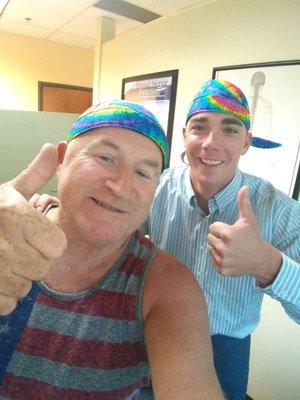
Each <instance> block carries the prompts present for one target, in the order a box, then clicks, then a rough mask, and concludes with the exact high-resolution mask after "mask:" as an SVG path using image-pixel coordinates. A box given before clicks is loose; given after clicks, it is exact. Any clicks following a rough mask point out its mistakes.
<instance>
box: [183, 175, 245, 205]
mask: <svg viewBox="0 0 300 400" xmlns="http://www.w3.org/2000/svg"><path fill="white" fill-rule="evenodd" d="M241 184H242V172H241V171H240V170H239V169H237V171H236V173H235V175H234V177H233V179H232V180H231V181H230V182H229V183H228V184H227V185H226V186H225V187H224V188H223V189H221V190H220V191H219V192H218V193H216V194H215V195H214V196H213V197H212V198H211V199H210V200H209V202H208V206H209V209H210V211H215V210H216V209H217V210H218V212H219V213H221V212H222V210H223V209H224V208H225V207H226V206H227V205H228V204H230V203H236V198H237V194H238V191H239V189H240V187H241ZM185 190H186V196H187V199H188V202H189V205H190V206H192V207H199V206H198V203H197V199H196V194H195V192H194V189H193V186H192V183H191V179H190V169H189V168H186V170H185Z"/></svg>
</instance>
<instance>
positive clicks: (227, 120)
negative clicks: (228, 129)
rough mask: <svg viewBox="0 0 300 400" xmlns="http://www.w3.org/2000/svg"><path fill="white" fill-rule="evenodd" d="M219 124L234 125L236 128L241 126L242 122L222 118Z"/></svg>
mask: <svg viewBox="0 0 300 400" xmlns="http://www.w3.org/2000/svg"><path fill="white" fill-rule="evenodd" d="M221 124H234V125H238V126H243V124H242V122H241V121H240V120H239V119H237V118H224V119H222V121H221Z"/></svg>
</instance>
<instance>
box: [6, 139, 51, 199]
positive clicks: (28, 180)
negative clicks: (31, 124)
mask: <svg viewBox="0 0 300 400" xmlns="http://www.w3.org/2000/svg"><path fill="white" fill-rule="evenodd" d="M57 166H58V153H57V150H56V148H55V146H54V145H53V144H50V143H47V144H44V146H43V147H42V149H41V151H40V152H39V154H38V155H37V156H36V157H35V159H34V160H33V161H32V162H31V163H30V164H29V165H28V167H27V168H26V169H25V170H24V171H22V172H21V173H20V175H18V176H17V177H16V178H15V179H13V180H12V181H10V182H8V184H9V185H10V186H12V187H13V188H14V189H16V190H17V191H18V192H19V193H21V194H22V195H23V196H24V197H25V198H26V199H27V200H29V199H30V197H31V196H32V195H33V194H34V193H36V192H37V191H38V190H39V189H40V188H41V187H42V186H44V185H45V184H46V183H47V182H48V181H49V180H50V179H51V178H52V176H53V175H54V173H55V171H56V168H57Z"/></svg>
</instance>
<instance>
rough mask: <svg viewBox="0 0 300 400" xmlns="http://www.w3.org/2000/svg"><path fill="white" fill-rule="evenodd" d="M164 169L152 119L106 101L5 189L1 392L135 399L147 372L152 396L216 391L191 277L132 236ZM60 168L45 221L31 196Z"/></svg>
mask: <svg viewBox="0 0 300 400" xmlns="http://www.w3.org/2000/svg"><path fill="white" fill-rule="evenodd" d="M167 163H168V149H167V142H166V138H165V135H164V133H163V130H162V129H161V127H160V125H159V123H158V122H157V120H156V119H155V117H154V116H153V115H152V114H151V113H149V112H148V111H147V110H145V109H144V108H143V107H141V106H138V105H135V104H133V103H128V102H124V101H118V102H110V103H107V104H104V105H97V106H95V107H92V108H91V109H89V110H88V111H87V112H86V113H84V114H83V115H82V116H81V117H80V118H79V119H78V120H77V121H76V122H75V124H74V125H73V127H72V129H71V131H70V136H69V144H67V143H65V142H61V143H60V144H59V145H58V147H57V150H56V149H55V148H54V147H53V146H50V145H48V146H46V147H44V148H43V150H42V152H41V153H40V154H39V156H38V157H37V158H36V159H35V160H34V162H33V163H32V164H31V165H30V166H29V168H28V169H27V170H26V171H25V172H23V173H22V174H21V175H20V176H19V177H17V178H16V179H15V180H14V181H12V182H9V183H7V184H5V185H2V186H1V189H0V201H1V204H0V223H1V238H0V251H1V263H0V266H1V270H0V271H1V272H0V274H1V280H0V304H1V312H2V315H5V314H9V313H11V314H10V315H7V316H3V317H1V318H0V351H1V360H0V377H1V387H0V397H1V399H18V400H21V399H26V400H28V399H60V398H63V399H113V400H117V399H133V398H138V393H139V388H141V387H143V386H145V385H147V384H148V382H149V379H150V371H151V377H152V380H153V387H154V393H155V398H157V399H166V400H167V399H170V400H171V399H172V400H174V399H178V400H179V399H180V400H182V399H188V400H192V399H195V400H198V399H203V400H204V399H211V400H216V399H221V398H222V395H221V392H220V389H219V386H218V383H217V380H216V376H215V372H214V369H213V363H212V356H211V349H210V338H209V334H208V323H207V316H206V309H205V303H204V300H203V297H202V294H201V290H200V288H199V286H198V284H197V282H196V280H195V279H194V277H193V276H192V274H191V273H190V272H189V270H188V269H187V268H186V267H185V266H183V265H182V264H180V263H179V262H178V261H177V260H176V259H174V257H172V256H171V255H170V254H168V253H166V252H163V251H159V250H158V249H157V248H156V247H155V246H154V245H153V244H152V243H151V242H150V241H149V240H147V239H145V238H144V237H142V236H141V234H140V233H139V231H138V230H137V229H138V227H139V226H140V225H141V224H142V223H143V222H144V220H145V219H146V218H147V216H148V211H149V207H150V204H151V201H152V199H153V196H154V193H155V189H156V186H157V184H158V181H159V176H160V173H161V170H162V169H163V168H165V167H166V166H167ZM57 164H59V167H58V192H59V199H60V204H59V206H57V205H56V206H50V207H49V209H48V211H47V216H44V215H42V214H40V213H39V212H38V211H37V210H34V209H32V207H31V206H30V205H29V204H28V203H27V201H26V200H25V198H24V197H26V198H27V199H28V198H29V197H30V196H31V195H32V194H33V193H34V192H35V191H36V190H38V189H39V187H41V186H42V185H43V184H44V183H45V181H47V180H48V179H49V178H50V177H51V175H52V174H53V173H54V170H55V168H56V166H57ZM22 195H23V196H24V197H23V196H22ZM66 243H67V244H66ZM36 280H40V281H39V282H34V283H33V285H32V288H31V289H30V287H31V281H36ZM28 291H29V293H28ZM27 293H28V294H27ZM19 297H21V300H20V301H18V298H19ZM17 301H18V302H17ZM15 307H16V308H15ZM13 308H15V310H14V311H13V312H12V310H13Z"/></svg>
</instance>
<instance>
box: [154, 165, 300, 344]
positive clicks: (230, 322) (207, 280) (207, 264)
mask: <svg viewBox="0 0 300 400" xmlns="http://www.w3.org/2000/svg"><path fill="white" fill-rule="evenodd" d="M242 185H247V186H248V187H249V198H250V201H251V204H252V208H253V211H254V213H255V215H256V218H257V222H258V225H259V228H260V230H261V233H262V236H263V237H264V238H265V240H266V241H268V242H269V243H270V244H272V245H273V246H274V247H276V248H277V249H278V250H280V251H281V253H282V257H283V262H282V266H281V268H280V271H279V273H278V275H277V277H276V279H275V280H274V282H273V283H272V285H270V286H269V287H266V288H261V287H260V286H259V285H258V283H257V282H256V280H255V278H254V277H253V276H251V275H245V276H240V277H223V276H221V275H219V274H218V273H217V272H216V270H215V269H214V267H213V265H212V262H211V259H210V254H209V250H208V246H207V245H208V243H207V234H208V228H209V226H210V224H212V223H213V222H216V221H222V222H225V223H227V224H233V223H235V222H236V221H237V219H238V207H237V201H236V199H237V194H238V191H239V189H240V187H241V186H242ZM148 229H149V235H150V238H151V240H152V241H154V243H156V244H157V245H158V246H159V247H161V248H163V249H165V250H167V251H169V252H170V253H172V254H173V255H175V256H176V257H177V258H178V259H179V260H181V261H182V262H183V263H185V264H186V265H188V266H189V267H190V269H191V270H192V271H193V273H194V275H195V277H196V278H197V279H198V281H199V283H200V285H201V286H202V288H203V291H204V294H205V297H206V301H207V305H208V314H209V320H210V327H211V333H212V334H223V335H227V336H231V337H236V338H244V337H246V336H247V335H249V334H250V333H251V332H253V330H254V329H255V328H256V326H257V325H258V323H259V319H260V310H261V305H262V300H263V295H264V294H268V295H270V296H272V297H273V298H275V299H276V300H278V301H280V303H281V304H282V306H283V307H284V309H285V311H286V313H287V314H288V315H289V316H290V317H291V318H292V319H293V320H294V321H296V322H297V323H300V203H298V202H296V201H295V200H293V199H291V198H289V197H288V196H286V195H285V194H283V193H281V192H280V191H278V190H276V189H275V188H274V187H273V186H272V185H271V184H270V183H269V182H266V181H264V180H262V179H260V178H258V177H255V176H252V175H249V174H245V173H242V172H241V171H240V170H237V172H236V174H235V176H234V178H233V180H232V181H231V182H230V183H229V184H228V185H227V186H226V187H225V188H223V189H222V190H221V191H219V192H218V193H217V194H216V195H215V196H213V197H212V198H211V199H210V200H209V214H208V215H206V213H205V212H203V211H202V210H201V208H200V207H199V206H198V204H197V200H196V196H195V193H194V190H193V187H192V185H191V182H190V176H189V167H188V166H180V167H175V168H170V169H168V170H166V171H165V172H164V173H163V175H162V177H161V181H160V184H159V186H158V188H157V191H156V196H155V199H154V202H153V205H152V208H151V212H150V217H149V226H148ZM242 262H243V260H241V263H242Z"/></svg>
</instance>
